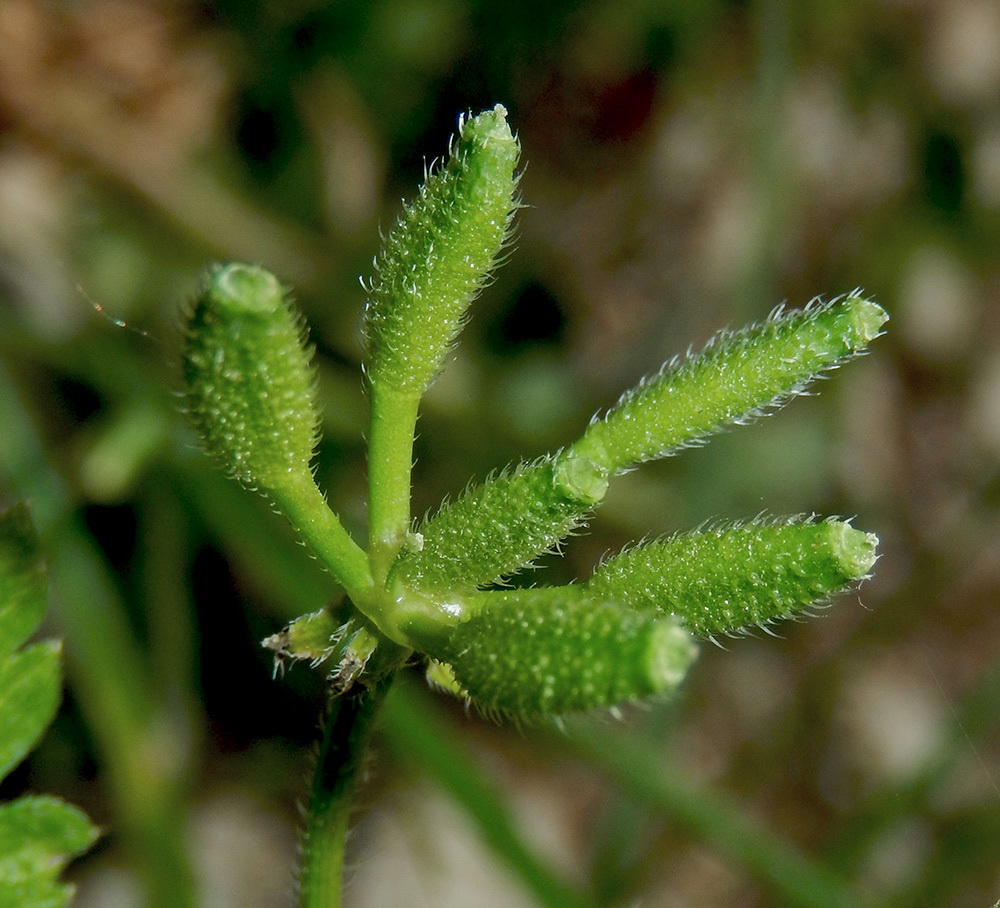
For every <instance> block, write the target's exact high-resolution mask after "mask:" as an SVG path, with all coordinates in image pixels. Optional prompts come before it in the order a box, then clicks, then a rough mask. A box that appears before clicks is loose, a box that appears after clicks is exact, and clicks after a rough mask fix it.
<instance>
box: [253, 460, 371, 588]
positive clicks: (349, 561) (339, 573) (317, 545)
mask: <svg viewBox="0 0 1000 908" xmlns="http://www.w3.org/2000/svg"><path fill="white" fill-rule="evenodd" d="M267 494H268V496H269V497H270V498H271V500H272V501H273V502H274V503H275V504H276V505H277V506H278V508H279V509H280V510H281V512H282V513H283V514H284V515H285V517H287V518H288V520H289V522H290V523H291V524H292V526H293V527H295V529H297V530H298V531H299V533H300V535H301V536H302V538H303V539H304V540H305V542H306V544H307V545H308V546H309V547H310V548H311V549H312V551H313V553H314V554H315V555H316V557H317V558H319V560H320V561H322V562H323V564H324V565H326V567H327V568H328V569H329V570H330V572H331V573H332V574H333V576H334V577H336V578H337V580H338V581H339V582H340V583H341V584H342V585H343V586H344V588H345V589H346V590H347V592H348V593H350V594H351V596H352V597H354V596H359V597H362V598H363V597H364V594H365V591H366V590H368V589H370V587H371V585H372V575H371V569H370V568H369V566H368V557H367V555H365V553H364V551H363V550H362V549H361V547H360V546H359V545H358V544H357V543H356V542H355V541H354V540H353V539H352V538H351V537H350V534H349V533H348V532H347V530H345V529H344V527H343V525H342V524H341V522H340V520H339V519H338V518H337V515H336V514H334V513H333V511H331V510H330V508H329V506H328V505H327V503H326V499H324V498H323V493H322V492H320V490H319V489H318V488H316V483H315V482H313V478H312V474H310V473H309V472H308V471H306V472H304V473H302V474H295V473H293V474H289V475H288V477H287V478H286V480H285V481H284V482H283V483H282V485H281V486H280V487H274V486H272V487H271V488H269V489H267Z"/></svg>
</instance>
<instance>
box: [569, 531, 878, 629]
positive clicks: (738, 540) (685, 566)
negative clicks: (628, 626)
mask: <svg viewBox="0 0 1000 908" xmlns="http://www.w3.org/2000/svg"><path fill="white" fill-rule="evenodd" d="M877 543H878V539H877V538H876V537H875V536H874V535H872V534H871V533H863V532H861V531H860V530H855V529H854V528H853V527H851V526H849V525H848V524H847V523H844V522H842V521H824V522H822V523H811V522H798V523H787V522H786V523H772V524H764V523H750V524H746V525H743V526H729V527H725V526H723V527H719V528H717V529H713V530H708V531H706V532H701V533H691V534H687V535H681V536H675V537H673V538H671V539H666V540H662V541H658V542H651V543H647V544H644V545H639V546H636V547H635V548H632V549H628V550H626V551H625V552H622V553H621V554H620V555H616V556H615V557H613V558H610V559H608V560H607V561H605V562H604V563H603V564H602V565H601V566H600V567H598V569H597V570H596V571H595V572H594V575H593V576H592V577H591V578H590V580H589V581H588V582H587V583H586V584H585V586H586V588H587V589H588V590H589V591H590V593H591V594H592V595H594V596H600V597H605V598H608V599H613V600H615V601H618V602H621V603H624V604H627V605H628V606H630V607H632V608H636V609H639V610H643V611H645V610H649V609H653V610H656V611H658V612H660V613H661V614H672V615H675V616H676V617H677V618H678V619H679V620H680V621H681V622H682V623H683V624H684V626H685V627H686V628H687V629H688V630H690V631H691V632H692V633H695V634H700V635H706V636H710V635H713V634H730V633H739V632H741V631H743V630H746V629H748V628H751V627H754V626H763V625H766V624H768V623H770V622H772V621H775V620H777V619H780V618H787V617H791V616H794V615H795V614H796V613H797V612H801V611H802V610H803V609H806V608H807V607H808V606H809V605H812V604H814V603H816V602H821V601H823V600H825V599H827V598H829V597H830V596H831V595H833V594H834V593H837V592H839V591H841V590H843V589H844V587H846V586H847V585H848V584H849V583H851V582H852V581H855V580H860V579H862V578H863V577H865V576H866V575H867V573H868V571H869V570H870V569H871V567H872V565H873V564H874V563H875V559H876V554H875V548H876V545H877Z"/></svg>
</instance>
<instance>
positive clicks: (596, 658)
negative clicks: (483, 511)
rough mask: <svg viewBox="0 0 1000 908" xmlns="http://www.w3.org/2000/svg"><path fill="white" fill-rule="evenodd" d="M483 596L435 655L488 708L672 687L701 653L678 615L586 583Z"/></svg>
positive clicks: (583, 706)
mask: <svg viewBox="0 0 1000 908" xmlns="http://www.w3.org/2000/svg"><path fill="white" fill-rule="evenodd" d="M480 595H481V597H482V600H483V601H482V602H481V603H479V604H478V607H477V610H476V613H475V614H474V616H473V617H471V618H469V619H468V620H467V621H465V622H463V623H462V624H460V625H458V626H457V627H456V628H455V630H454V631H453V632H452V634H451V635H450V636H449V637H448V638H447V639H446V640H445V641H444V642H442V643H441V644H440V651H439V652H434V653H432V654H431V655H433V656H434V657H435V658H439V659H442V660H444V661H446V662H447V663H448V664H449V665H450V666H451V667H452V670H453V672H454V681H455V684H456V685H458V686H459V687H460V688H461V689H463V690H465V691H467V692H468V694H469V696H470V697H471V698H472V700H473V701H474V702H475V703H476V704H477V705H478V706H480V707H481V708H482V709H484V710H485V711H486V712H489V713H501V714H510V715H515V716H537V715H558V714H562V713H568V712H576V711H580V710H588V709H596V708H599V707H607V706H614V705H615V704H618V703H622V702H624V701H628V700H635V699H638V698H641V697H648V696H650V695H653V694H660V693H664V692H667V691H670V690H673V689H674V688H675V687H677V685H678V684H680V682H681V680H682V679H683V678H684V675H685V674H686V673H687V670H688V667H689V666H690V664H691V662H692V661H693V660H694V657H695V653H696V647H695V645H694V642H693V641H692V639H691V636H690V635H689V634H688V633H687V631H685V630H683V629H682V628H681V627H680V626H679V625H678V624H677V622H676V621H674V620H673V619H672V618H662V617H660V618H658V617H656V616H655V615H653V614H642V613H639V612H635V611H631V610H628V609H624V608H621V607H620V606H617V605H616V604H614V603H609V602H606V601H603V600H601V599H596V598H594V597H592V596H590V595H588V594H586V593H585V592H584V591H583V590H582V589H581V588H580V587H554V588H550V589H528V590H511V591H503V592H490V593H483V594H480Z"/></svg>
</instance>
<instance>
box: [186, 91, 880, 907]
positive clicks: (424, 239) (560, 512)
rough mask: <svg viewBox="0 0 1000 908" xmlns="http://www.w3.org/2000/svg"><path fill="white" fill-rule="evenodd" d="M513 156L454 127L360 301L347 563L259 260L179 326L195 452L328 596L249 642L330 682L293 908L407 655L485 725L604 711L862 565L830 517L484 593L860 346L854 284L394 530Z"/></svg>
mask: <svg viewBox="0 0 1000 908" xmlns="http://www.w3.org/2000/svg"><path fill="white" fill-rule="evenodd" d="M518 156H519V146H518V143H517V140H516V138H515V137H514V136H513V134H512V133H511V131H510V128H509V126H508V124H507V119H506V111H505V110H504V109H503V108H502V107H500V106H499V105H498V106H497V107H495V108H494V109H493V110H488V111H485V112H483V113H481V114H480V115H478V116H476V117H473V118H471V119H469V120H467V121H461V122H460V128H459V132H458V135H457V136H456V137H455V139H454V140H453V143H452V146H451V149H450V153H449V156H448V158H447V160H446V161H445V162H444V163H443V164H441V165H440V166H439V167H437V168H436V169H433V170H432V171H431V172H430V173H429V175H428V176H427V179H426V181H425V183H424V185H423V186H422V188H421V190H420V193H419V196H418V197H417V198H416V199H415V200H414V201H413V202H411V203H410V204H408V205H407V206H406V207H405V209H404V211H403V214H402V216H401V217H400V219H399V220H398V222H397V223H396V225H395V226H394V227H393V229H392V230H391V231H390V232H389V234H388V236H387V238H386V239H385V242H384V246H383V249H382V251H381V253H380V254H379V256H378V258H377V260H376V267H375V275H374V277H373V278H372V279H371V280H370V281H369V282H368V284H367V285H366V289H367V292H368V297H369V302H368V307H367V310H366V318H365V324H366V332H367V337H368V344H369V349H368V361H367V370H366V373H367V381H368V388H369V394H370V403H371V406H370V429H369V436H368V442H369V524H370V525H369V538H368V546H367V549H363V548H362V547H361V546H359V545H358V544H357V543H356V542H355V541H354V540H353V539H352V538H351V536H350V535H349V534H348V533H347V532H346V531H345V529H344V528H343V526H342V525H341V523H340V521H339V519H338V518H337V516H336V515H335V514H334V512H333V511H332V510H331V509H330V508H329V507H328V506H327V503H326V501H325V499H324V496H323V494H322V493H321V492H320V491H319V489H318V488H317V486H316V484H315V482H314V478H313V475H312V471H311V461H312V458H313V449H314V445H315V442H316V437H317V432H318V429H317V426H318V416H317V404H316V400H315V398H316V388H315V382H314V379H313V375H312V371H311V366H310V351H309V349H308V346H307V344H306V342H305V337H304V335H305V331H304V327H303V325H302V322H301V319H300V317H299V316H298V315H297V314H296V312H295V310H294V308H293V307H292V304H291V302H290V300H289V298H288V295H287V293H286V290H285V288H283V287H282V286H281V285H280V283H279V282H278V280H277V279H276V278H275V277H273V276H272V275H271V274H270V273H268V272H267V271H265V270H264V269H262V268H259V267H255V266H249V265H242V264H230V265H225V266H221V267H217V268H215V269H213V271H212V272H211V274H210V275H209V277H208V280H207V283H206V286H205V289H204V291H203V292H202V293H201V295H200V296H199V298H198V299H197V300H196V302H195V303H194V304H193V305H192V307H191V309H190V311H189V313H188V316H187V320H186V342H185V349H184V374H185V379H186V402H187V409H188V411H189V414H190V416H191V418H192V419H193V421H194V423H195V425H196V426H197V428H198V430H199V432H200V435H201V437H202V439H203V441H204V445H205V447H206V449H207V450H208V451H209V452H210V453H211V454H212V455H213V456H215V457H216V458H217V459H218V460H219V461H220V463H221V464H222V466H223V467H224V468H225V469H226V470H227V472H229V473H230V474H231V475H232V476H233V477H234V478H236V479H238V480H239V481H240V482H242V483H243V484H244V485H246V486H248V487H252V488H256V489H257V490H258V491H260V492H262V493H263V494H264V495H266V496H267V497H268V498H269V499H270V500H271V501H272V502H273V503H274V505H275V506H276V507H277V508H279V509H280V510H281V511H282V512H284V514H285V515H286V516H287V517H288V519H289V520H290V521H291V523H292V524H293V525H294V526H295V527H296V529H297V530H298V532H299V533H300V535H301V536H302V538H303V539H304V540H305V541H306V543H307V544H308V545H309V547H310V548H311V549H312V551H313V553H314V554H315V555H316V556H317V557H318V558H319V560H320V561H321V563H322V564H323V565H324V566H325V567H326V568H327V569H328V570H329V571H330V572H331V573H332V574H333V576H334V577H335V578H336V579H337V581H338V582H339V583H340V584H341V585H342V586H343V588H344V590H345V591H346V593H347V597H348V598H347V602H346V603H345V604H344V605H343V606H341V607H338V608H336V609H329V610H323V611H320V612H317V613H314V614H310V615H305V616H303V617H301V618H299V619H298V620H296V621H294V622H292V623H291V624H290V625H289V626H288V627H287V628H286V629H285V630H284V631H282V632H281V633H279V634H275V635H274V636H272V637H270V638H268V640H267V641H265V645H267V646H269V647H270V648H271V649H273V650H275V652H276V653H277V655H278V657H279V658H281V659H293V660H308V661H310V662H312V663H314V664H317V665H319V664H322V665H323V666H324V667H332V668H330V669H329V670H330V701H329V705H328V710H327V715H326V720H325V727H324V732H323V740H322V743H321V747H320V753H319V758H318V764H317V768H316V772H315V777H314V781H313V785H312V791H311V795H310V801H309V809H308V816H307V822H306V833H305V847H304V855H303V867H302V874H301V889H302V904H303V905H304V906H328V905H337V904H339V892H340V883H341V868H342V861H343V846H344V838H345V835H346V831H347V823H348V817H349V811H350V804H351V791H352V785H353V782H354V778H355V775H356V771H357V768H358V765H359V762H360V759H361V755H362V753H363V751H364V748H365V746H366V743H367V740H368V737H369V735H370V732H371V728H372V724H373V720H374V718H375V716H376V715H377V713H378V710H379V706H380V703H381V702H382V700H383V697H384V695H385V693H386V691H387V690H388V689H389V687H390V685H391V684H392V682H393V678H394V676H395V674H396V672H397V670H398V669H399V668H400V667H401V666H402V665H403V664H404V663H406V662H407V661H409V660H411V659H412V658H415V657H417V656H419V657H421V658H426V659H427V661H428V676H429V677H430V678H431V679H432V680H433V681H435V682H436V683H437V684H438V685H439V686H441V687H443V688H446V689H447V690H450V691H451V692H452V693H454V694H456V695H458V696H460V697H464V698H469V699H470V700H471V701H472V702H473V703H475V704H476V705H477V706H479V707H480V708H481V709H482V710H484V711H486V712H488V713H490V714H496V715H501V716H507V715H509V716H515V717H528V718H530V717H537V716H549V715H558V714H562V713H566V712H571V711H578V710H589V709H595V708H600V707H610V706H614V705H616V704H618V703H620V702H623V701H627V700H632V699H637V698H641V697H648V696H653V695H664V694H668V693H669V692H670V691H672V690H674V689H675V688H676V687H677V685H678V684H679V683H680V682H681V680H682V679H683V678H684V676H685V674H686V672H687V670H688V668H689V666H690V665H691V663H692V661H693V660H694V658H695V655H696V652H697V642H696V641H697V639H698V638H714V637H715V636H716V635H724V634H730V635H732V634H740V633H743V632H745V631H746V630H748V629H750V628H753V627H764V626H766V625H767V624H769V623H771V622H773V621H775V620H778V619H781V618H786V617H789V616H793V615H797V614H801V613H803V612H804V611H806V610H807V609H808V607H809V606H810V605H811V604H813V603H816V602H819V601H822V600H825V599H826V598H828V597H829V596H831V595H832V594H834V593H836V592H837V591H839V590H842V589H843V588H845V587H846V586H847V585H849V584H850V583H852V582H854V581H857V580H859V579H862V578H864V577H865V576H866V575H867V572H868V571H869V569H870V568H871V567H872V565H873V563H874V561H875V557H876V556H875V547H876V543H877V540H876V538H875V537H874V536H873V535H871V534H867V533H864V532H861V531H859V530H856V529H853V528H852V527H850V526H849V525H848V524H847V523H845V522H843V521H838V520H815V519H812V518H787V519H780V520H760V519H758V520H754V521H751V522H748V523H742V524H729V525H725V524H724V525H719V526H715V527H711V528H708V529H703V530H701V531H698V532H695V533H691V534H688V535H679V536H674V537H672V538H669V539H659V540H654V541H651V542H646V543H643V544H641V545H638V546H636V547H634V548H631V549H627V550H626V551H624V552H622V553H620V554H619V555H616V556H614V557H611V558H609V559H608V560H606V561H605V562H604V563H603V564H601V565H600V566H599V567H598V568H597V569H596V571H595V572H594V574H593V576H592V577H591V578H590V579H589V580H588V581H586V582H585V583H579V584H571V585H566V586H560V587H531V588H517V589H501V588H498V585H499V584H501V583H502V582H503V581H504V580H505V578H508V577H510V576H511V575H513V574H515V573H516V572H518V571H520V570H522V569H523V568H525V567H527V566H529V565H530V564H532V562H533V561H534V560H535V559H537V558H538V557H539V556H540V555H541V554H543V553H545V552H547V551H550V550H552V549H554V548H555V547H557V546H558V545H559V544H560V543H561V542H562V540H564V539H565V538H566V537H567V536H568V535H570V534H571V533H573V532H574V531H576V530H578V529H579V528H580V527H582V526H583V525H584V524H585V523H586V522H587V520H588V519H589V517H590V516H591V514H592V513H593V511H594V510H595V509H596V508H597V506H598V505H599V504H600V503H601V500H602V499H603V498H604V495H605V492H606V490H607V487H608V483H609V481H610V479H612V478H613V477H614V476H615V475H617V474H620V473H622V472H624V471H626V470H629V469H631V468H633V467H634V466H636V465H638V464H640V463H642V462H644V461H647V460H652V459H655V458H660V457H665V456H668V455H671V454H673V453H676V452H677V451H679V450H681V449H683V448H684V447H688V446H691V445H694V444H697V443H700V442H701V441H702V440H704V439H705V438H706V437H707V436H708V435H710V434H711V433H713V432H715V431H717V430H719V429H721V428H723V427H725V426H727V425H733V424H738V423H742V422H746V421H748V420H750V419H752V418H754V417H756V416H758V415H760V414H762V413H764V412H766V411H768V410H771V409H773V408H775V407H778V406H780V405H782V404H784V403H785V402H786V401H788V400H789V399H790V398H791V397H793V396H795V395H796V394H798V393H800V392H802V391H803V390H804V389H805V388H806V386H807V385H808V383H809V382H811V381H812V380H813V379H815V378H816V377H818V376H820V375H821V374H822V373H824V372H826V371H828V370H829V369H831V368H833V367H835V366H837V365H839V364H841V363H843V362H845V361H846V360H848V359H850V358H851V357H853V356H855V355H857V354H858V353H860V352H861V351H863V350H864V348H865V347H866V346H867V344H868V343H869V342H870V341H871V340H872V339H873V338H875V337H876V336H878V334H879V332H880V330H881V327H882V325H883V324H884V322H885V321H886V318H887V316H886V314H885V312H884V311H883V310H882V309H881V308H880V307H879V306H877V305H876V304H875V303H873V302H871V301H869V300H866V299H864V298H863V297H862V296H860V295H859V294H858V293H852V294H849V295H847V296H843V297H840V298H838V299H836V300H833V301H832V302H828V303H821V302H815V301H814V302H813V303H811V304H810V305H809V306H807V307H806V308H805V309H803V310H800V311H787V312H786V311H782V310H777V311H775V312H774V313H772V314H771V316H770V317H769V318H767V319H766V320H765V321H763V322H761V323H759V324H756V325H751V326H749V327H747V328H745V329H743V330H741V331H739V332H735V333H723V334H720V335H719V336H718V337H716V338H715V339H714V340H713V341H712V342H711V343H709V344H708V346H707V347H705V349H704V350H702V351H701V352H700V353H697V354H694V355H689V356H687V357H686V358H683V359H676V360H674V361H671V362H670V363H668V364H667V365H666V366H664V368H663V369H662V370H661V371H660V372H659V373H658V374H656V375H655V376H652V377H651V378H648V379H646V380H644V381H642V382H641V383H640V384H639V385H638V386H637V387H636V388H635V389H633V390H632V391H630V392H628V393H627V394H625V395H624V396H623V397H622V398H621V400H620V401H619V402H618V403H617V404H616V405H615V406H613V407H612V408H611V409H610V410H609V411H608V412H607V413H605V414H603V415H601V416H600V417H599V418H597V417H595V419H594V420H592V421H591V423H590V425H589V426H588V427H587V429H586V430H585V432H584V434H583V436H582V437H581V438H580V439H579V440H577V441H576V442H574V443H573V444H571V445H569V446H568V447H566V448H564V449H562V450H560V451H557V452H555V453H553V454H551V455H548V456H545V457H542V458H540V459H538V460H535V461H532V462H529V463H522V464H520V465H518V466H516V467H513V468H510V469H508V470H505V471H504V472H502V473H500V474H498V475H495V476H493V477H491V478H490V479H488V480H487V481H486V482H484V483H482V484H480V485H477V486H472V487H470V488H469V489H468V490H467V491H466V492H465V493H464V494H463V495H462V496H461V497H459V498H458V499H457V500H456V501H454V502H452V503H450V504H446V505H445V506H443V507H442V508H441V509H440V510H439V511H438V512H437V513H436V514H434V515H433V516H431V517H429V518H427V519H426V520H424V521H423V522H422V523H420V524H419V525H417V526H413V525H412V524H411V514H410V471H411V462H412V445H413V436H414V430H415V426H416V421H417V411H418V407H419V403H420V400H421V397H422V395H423V394H424V392H425V391H426V390H427V388H428V387H429V386H430V384H431V383H432V382H433V380H434V378H435V377H436V375H437V374H438V372H439V371H440V369H441V368H442V366H443V364H444V361H445V359H446V357H447V354H448V351H449V349H450V347H451V345H452V344H453V343H454V341H455V338H456V336H457V334H458V332H459V330H460V328H461V326H462V323H463V320H464V318H465V314H466V311H467V309H468V306H469V304H470V303H471V301H472V300H473V298H474V297H475V295H476V294H477V292H478V291H479V290H480V288H481V287H482V286H483V284H484V282H486V281H487V280H488V279H489V276H490V274H491V272H492V270H493V269H494V268H495V267H496V264H497V262H498V257H499V256H500V254H501V252H502V250H503V248H504V245H505V243H506V241H507V239H508V236H509V229H510V223H511V218H512V215H513V213H514V211H515V209H516V208H517V205H518V203H517V198H516V188H517V176H516V166H517V161H518Z"/></svg>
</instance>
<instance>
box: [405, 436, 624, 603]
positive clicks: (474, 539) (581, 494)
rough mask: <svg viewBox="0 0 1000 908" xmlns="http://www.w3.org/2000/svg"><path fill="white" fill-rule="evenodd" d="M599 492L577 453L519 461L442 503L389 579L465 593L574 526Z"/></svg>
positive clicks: (603, 485) (596, 473) (519, 564)
mask: <svg viewBox="0 0 1000 908" xmlns="http://www.w3.org/2000/svg"><path fill="white" fill-rule="evenodd" d="M606 489H607V478H606V477H605V476H604V474H603V472H601V471H600V470H597V469H596V468H595V467H594V465H593V464H589V463H587V462H585V461H584V460H583V459H582V458H577V459H574V460H572V461H567V460H565V459H563V458H561V457H560V456H558V455H557V456H556V457H546V458H542V459H541V460H538V461H535V462H533V463H527V464H521V465H520V466H518V467H517V468H516V469H514V470H512V471H510V472H504V473H501V474H499V475H498V476H495V477H493V478H491V479H488V480H487V481H486V482H485V483H483V484H482V485H479V486H474V487H472V488H470V489H469V490H467V491H466V492H465V494H463V495H462V496H461V497H460V498H458V499H457V500H456V501H454V502H452V503H451V504H448V505H445V506H444V507H442V508H441V510H440V511H438V513H437V514H435V515H434V516H433V517H432V518H431V519H430V520H428V521H427V522H426V523H424V524H423V526H421V528H420V539H421V546H420V548H419V550H417V549H415V548H410V549H407V550H404V552H403V553H402V554H401V555H400V557H399V558H398V560H397V561H396V564H395V566H394V569H393V573H392V580H393V581H395V582H398V583H399V584H401V585H402V586H403V587H404V588H407V589H414V590H423V591H450V590H456V591H467V590H472V589H475V588H476V587H479V586H485V585H486V584H489V583H492V582H494V581H496V580H499V579H500V578H502V577H505V576H507V575H509V574H512V573H514V572H515V571H518V570H520V569H521V568H523V567H525V566H526V565H528V564H530V563H531V562H532V561H534V559H535V558H537V557H538V556H539V555H540V554H541V553H543V552H545V551H548V550H550V549H552V548H553V547H554V546H556V545H557V544H558V543H559V542H560V540H562V539H563V538H565V537H566V536H567V535H569V534H570V533H571V532H573V530H575V529H576V528H577V527H579V526H580V525H581V524H582V523H583V522H584V520H585V519H586V517H587V515H588V514H589V513H590V511H591V510H592V509H593V507H594V505H595V504H596V503H597V502H598V501H600V499H601V498H602V497H603V495H604V491H605V490H606Z"/></svg>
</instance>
